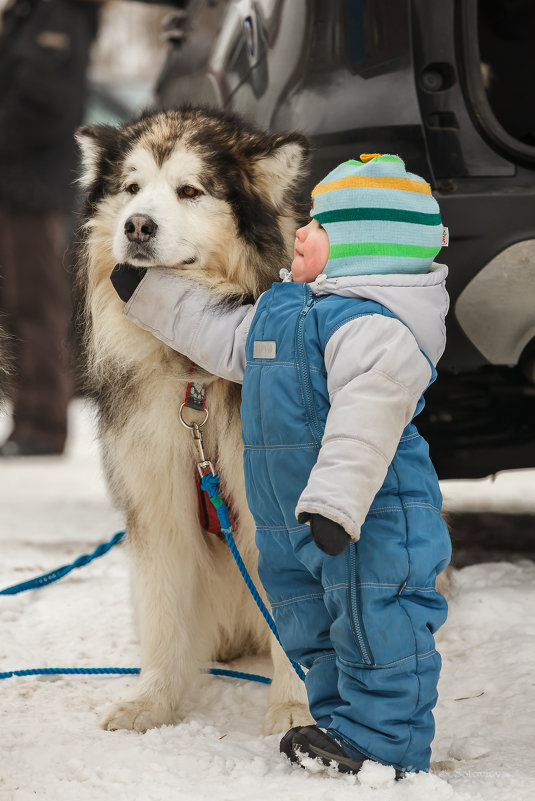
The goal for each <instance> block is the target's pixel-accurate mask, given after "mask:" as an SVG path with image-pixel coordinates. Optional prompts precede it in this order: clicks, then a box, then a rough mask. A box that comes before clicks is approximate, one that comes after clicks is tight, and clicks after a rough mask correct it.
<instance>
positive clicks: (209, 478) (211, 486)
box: [201, 473, 305, 681]
mask: <svg viewBox="0 0 535 801" xmlns="http://www.w3.org/2000/svg"><path fill="white" fill-rule="evenodd" d="M219 481H220V478H219V476H218V475H213V474H212V473H206V474H205V475H204V476H202V478H201V489H202V490H205V491H206V492H207V493H208V497H209V498H210V501H211V503H212V505H213V506H214V508H215V510H216V512H217V516H218V518H219V522H220V523H221V531H222V532H223V534H224V535H225V539H226V540H227V544H228V547H229V548H230V552H231V553H232V556H233V557H234V561H235V562H236V564H237V565H238V569H239V571H240V573H241V574H242V578H243V580H244V581H245V583H246V585H247V587H248V589H249V592H250V593H251V595H252V596H253V598H254V600H255V603H256V605H257V606H258V608H259V609H260V611H261V612H262V615H263V616H264V619H265V621H266V623H267V624H268V626H269V628H270V629H271V631H272V632H273V634H274V635H275V637H276V638H277V640H278V641H279V643H280V644H281V647H282V643H281V640H280V637H279V632H278V631H277V626H276V625H275V621H274V620H273V618H272V617H271V615H270V614H269V612H268V610H267V609H266V606H265V604H264V602H263V600H262V598H261V597H260V595H259V594H258V590H257V589H256V587H255V585H254V584H253V581H252V579H251V576H250V575H249V573H248V572H247V568H246V567H245V565H244V563H243V559H242V558H241V556H240V552H239V551H238V548H237V547H236V543H235V542H234V537H233V536H232V523H231V522H230V516H229V513H228V509H227V507H226V506H225V503H224V501H223V499H222V498H221V496H220V494H219ZM288 659H290V657H288ZM290 662H291V663H292V666H293V669H294V670H295V672H296V673H297V675H298V676H299V678H300V679H301V680H302V681H304V680H305V674H304V673H303V670H302V669H301V666H300V665H298V664H297V662H294V660H293V659H290Z"/></svg>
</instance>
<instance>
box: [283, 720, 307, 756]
mask: <svg viewBox="0 0 535 801" xmlns="http://www.w3.org/2000/svg"><path fill="white" fill-rule="evenodd" d="M302 728H303V726H294V727H293V729H290V730H289V731H287V732H286V734H285V735H284V737H283V738H282V739H281V741H280V743H279V751H280V752H281V754H284V756H285V757H288V759H289V760H290V762H297V757H296V755H295V754H294V752H293V749H292V745H293V738H294V735H295V734H297V732H298V731H301V729H302Z"/></svg>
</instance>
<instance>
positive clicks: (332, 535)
mask: <svg viewBox="0 0 535 801" xmlns="http://www.w3.org/2000/svg"><path fill="white" fill-rule="evenodd" d="M310 533H311V534H312V539H313V540H314V542H315V543H316V545H317V546H318V548H319V549H320V551H323V552H324V553H326V554H328V555H329V556H338V555H339V554H341V553H342V552H343V551H344V550H345V547H346V545H347V543H348V542H350V541H351V537H350V536H349V534H348V533H347V531H346V530H345V529H344V528H342V526H341V525H340V523H335V522H334V520H329V518H327V517H323V515H310Z"/></svg>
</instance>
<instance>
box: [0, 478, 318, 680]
mask: <svg viewBox="0 0 535 801" xmlns="http://www.w3.org/2000/svg"><path fill="white" fill-rule="evenodd" d="M219 481H220V479H219V476H218V475H216V476H214V475H212V474H211V473H208V474H207V475H204V476H203V477H202V478H201V489H203V490H206V492H208V497H209V498H210V501H211V503H212V505H213V506H214V508H215V510H216V512H217V516H218V518H219V522H220V523H221V531H222V532H223V534H224V535H225V539H226V541H227V544H228V547H229V548H230V552H231V553H232V556H233V557H234V561H235V562H236V564H237V566H238V569H239V571H240V573H241V575H242V577H243V580H244V581H245V583H246V585H247V587H248V589H249V592H250V593H251V595H252V596H253V598H254V601H255V603H256V605H257V606H258V608H259V609H260V611H261V613H262V615H263V617H264V619H265V621H266V622H267V624H268V626H269V627H270V629H271V631H272V632H273V634H274V635H275V637H276V638H277V640H278V641H279V643H280V642H281V640H280V637H279V633H278V631H277V626H276V625H275V621H274V620H273V618H272V617H271V615H270V614H269V612H268V610H267V609H266V606H265V604H264V602H263V601H262V598H261V597H260V595H259V594H258V590H257V589H256V587H255V585H254V583H253V581H252V579H251V577H250V575H249V573H248V572H247V568H246V567H245V565H244V563H243V560H242V558H241V555H240V552H239V551H238V548H237V546H236V543H235V541H234V537H233V535H232V524H231V522H230V517H229V513H228V510H227V507H226V506H225V504H224V502H223V499H222V498H221V496H220V495H219ZM125 534H126V532H125V531H118V532H117V533H116V534H114V536H113V537H112V538H111V540H110V541H109V542H106V543H102V544H101V545H98V546H97V547H96V548H95V550H94V551H93V553H91V554H84V555H82V556H79V557H78V558H77V559H75V561H74V562H71V564H69V565H63V567H58V568H57V569H56V570H52V571H51V572H50V573H44V574H43V575H42V576H37V577H36V578H33V579H29V580H28V581H22V582H21V583H20V584H13V585H12V586H11V587H6V588H5V589H3V590H0V595H17V594H18V593H20V592H26V591H27V590H35V589H38V588H39V587H46V586H47V585H48V584H52V583H53V582H54V581H59V579H61V578H63V577H64V576H66V575H67V574H68V573H70V572H71V571H72V570H75V569H76V568H78V567H83V566H84V565H87V564H89V563H90V562H92V561H93V560H94V559H98V558H99V557H100V556H104V554H105V553H107V552H108V551H109V550H110V548H113V546H114V545H117V544H118V543H119V542H121V541H122V539H123V538H124V536H125ZM281 646H282V643H281ZM288 658H289V657H288ZM290 662H291V663H292V666H293V669H294V670H295V672H296V673H297V675H298V676H299V678H300V679H302V681H304V680H305V674H304V673H303V671H302V669H301V666H300V665H298V664H297V662H294V660H293V659H290ZM139 670H140V669H139V668H32V669H28V670H12V671H7V672H5V673H0V679H7V678H10V677H11V676H37V675H48V676H52V675H60V674H68V675H76V674H82V675H98V674H114V675H125V674H136V673H139ZM207 672H208V673H211V674H212V675H214V676H231V677H233V678H239V679H247V680H249V681H258V682H261V683H263V684H271V679H269V678H267V677H266V676H258V675H256V674H254V673H241V672H240V671H237V670H225V669H223V668H210V669H209V670H208V671H207Z"/></svg>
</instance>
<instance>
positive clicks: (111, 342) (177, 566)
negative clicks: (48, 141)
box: [75, 107, 312, 734]
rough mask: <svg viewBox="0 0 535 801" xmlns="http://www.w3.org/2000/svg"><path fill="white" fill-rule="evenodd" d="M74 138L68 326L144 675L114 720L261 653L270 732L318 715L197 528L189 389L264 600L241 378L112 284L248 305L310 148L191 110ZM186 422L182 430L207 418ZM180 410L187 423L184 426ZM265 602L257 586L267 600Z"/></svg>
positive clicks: (120, 721) (178, 698) (155, 716)
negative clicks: (115, 520)
mask: <svg viewBox="0 0 535 801" xmlns="http://www.w3.org/2000/svg"><path fill="white" fill-rule="evenodd" d="M77 139H78V142H79V144H80V147H81V152H82V162H83V168H82V177H81V182H82V184H83V185H84V187H85V192H86V200H85V211H84V214H83V221H82V224H81V228H80V232H79V235H78V242H77V247H76V255H75V273H76V274H75V288H76V289H75V308H76V314H75V327H76V333H77V337H78V339H79V342H80V345H81V358H82V361H83V369H84V376H85V383H86V387H87V391H88V392H89V394H90V395H91V396H92V397H94V398H95V400H96V402H97V406H98V412H99V429H100V438H101V442H102V451H103V463H104V468H105V472H106V476H107V480H108V484H109V487H110V489H111V493H112V496H113V498H114V501H115V503H116V504H117V505H118V506H119V507H120V508H121V509H122V510H123V511H124V513H125V516H126V526H127V531H128V536H127V541H128V547H129V555H130V563H131V564H130V571H131V583H132V588H133V598H134V604H135V611H136V617H137V622H138V628H139V634H140V642H141V652H142V659H141V662H142V668H141V675H140V679H139V683H138V685H137V687H136V689H135V692H134V694H133V695H131V696H130V697H128V698H125V699H124V700H122V701H120V702H119V703H117V704H116V706H115V707H114V708H113V709H111V710H110V711H109V713H108V715H107V717H106V719H105V721H104V722H103V726H104V728H106V729H108V730H116V729H134V730H137V731H145V730H147V729H150V728H153V727H157V726H161V725H163V724H173V723H175V722H177V721H178V720H180V718H181V716H182V715H183V711H184V705H185V702H186V700H187V699H188V695H189V693H190V691H191V689H192V687H193V685H194V684H196V683H197V682H198V681H199V670H200V669H201V668H202V667H204V666H206V665H207V664H208V663H210V661H212V660H218V661H228V660H232V659H235V658H236V657H239V656H241V655H244V654H248V653H268V652H271V656H272V660H273V681H272V685H271V688H270V693H269V699H268V709H267V713H266V716H265V721H264V733H265V734H270V733H275V732H277V733H278V732H282V731H286V730H287V729H288V728H290V727H292V726H296V725H307V724H309V723H311V722H312V720H311V718H310V714H309V712H308V706H307V703H306V694H305V690H304V685H303V683H302V682H301V680H300V679H299V678H298V677H297V676H296V675H295V673H294V670H293V668H292V666H291V664H290V663H289V661H288V659H287V657H286V656H285V654H284V652H283V651H282V649H281V647H280V645H279V644H278V643H277V641H276V640H275V638H274V637H273V635H271V634H270V632H269V629H268V627H267V625H266V623H265V621H264V619H263V618H262V616H261V614H260V612H259V611H258V609H257V607H256V605H255V603H254V601H253V600H252V598H251V596H250V594H249V590H248V589H247V588H246V586H245V584H244V582H243V580H242V578H241V577H240V575H239V573H238V570H237V568H236V566H235V564H234V562H233V559H232V556H231V554H230V551H229V548H228V546H227V545H226V543H224V542H222V541H220V540H219V539H218V538H217V537H216V536H215V535H213V534H211V533H209V532H207V531H206V530H205V529H203V527H202V524H201V521H200V516H199V499H198V495H197V488H196V481H195V475H196V463H197V462H198V461H199V455H198V451H197V450H196V447H195V442H194V438H193V437H192V435H191V430H188V429H187V428H186V427H185V425H183V424H182V422H181V419H180V415H179V409H180V406H181V403H182V402H183V401H184V398H185V394H186V387H187V386H188V384H189V383H190V382H192V381H193V382H194V383H195V384H196V385H197V384H200V385H203V386H204V387H205V388H206V409H207V411H208V417H207V420H206V423H205V425H204V426H203V427H202V433H203V438H204V449H205V453H206V458H207V459H210V460H211V461H212V462H213V463H214V465H215V469H216V470H217V471H218V472H219V474H220V476H221V482H222V487H223V488H224V492H225V494H226V496H227V497H228V499H229V500H230V503H231V506H232V511H233V515H234V517H235V520H236V526H237V535H236V541H237V544H238V547H239V550H240V552H241V555H242V558H243V560H244V562H245V564H246V566H247V569H248V570H249V573H250V575H251V576H252V578H253V580H254V582H255V584H256V586H257V588H258V589H259V591H260V593H261V594H263V590H262V588H261V586H260V583H259V581H258V574H257V550H256V546H255V543H254V534H255V527H254V522H253V519H252V516H251V514H250V512H249V509H248V507H247V501H246V497H245V488H244V476H243V467H242V454H243V448H242V441H241V422H240V414H239V406H240V388H239V387H238V386H237V385H234V384H232V383H230V382H227V381H223V380H221V379H216V378H215V377H214V376H212V375H210V374H208V373H206V372H204V371H203V370H201V369H199V368H197V367H196V366H195V365H192V364H190V363H189V361H188V360H187V359H186V358H184V357H183V356H181V355H180V354H178V353H176V352H175V351H173V350H171V349H170V348H169V347H167V346H166V345H164V344H162V343H161V342H159V341H158V340H157V339H156V338H155V337H153V336H152V335H151V334H149V333H147V332H145V331H143V330H141V329H140V328H138V327H137V326H135V325H133V324H132V323H130V322H129V321H128V320H126V319H125V318H124V317H123V315H122V311H123V308H124V304H123V303H122V301H121V300H120V299H119V298H118V297H117V295H116V293H115V291H114V289H113V287H112V284H111V282H110V273H111V272H112V270H113V268H114V265H116V264H117V263H125V262H127V263H129V264H130V265H133V266H136V267H139V268H144V269H149V270H150V268H151V267H153V266H164V267H167V268H170V269H173V270H178V271H180V272H183V273H187V274H188V275H189V276H190V277H191V278H193V279H194V280H196V281H198V282H199V283H201V284H203V285H204V286H207V287H209V288H210V290H211V291H212V292H213V293H214V297H216V298H218V299H219V300H220V301H221V303H225V304H240V303H244V302H251V301H253V300H255V299H256V298H257V297H258V296H259V295H260V294H261V292H263V291H264V290H265V289H267V288H268V287H269V286H270V285H271V283H272V281H274V280H276V279H277V277H278V274H279V271H280V269H281V267H284V266H288V265H289V264H290V262H291V258H292V253H293V241H294V234H295V230H296V227H298V224H301V223H302V222H303V221H304V218H305V215H304V209H302V208H301V205H300V203H299V200H298V193H299V188H300V184H301V181H302V179H303V177H304V175H305V172H306V164H307V157H308V151H309V143H308V140H307V139H306V138H305V137H304V136H303V135H301V134H299V133H288V134H280V135H276V134H265V133H263V132H261V131H259V130H257V129H256V128H254V127H253V126H251V125H249V124H247V123H245V122H244V121H242V120H240V119H239V118H237V117H234V116H232V115H227V114H225V113H222V112H219V111H215V110H210V109H204V108H194V107H184V108H182V109H180V110H173V111H166V112H155V113H147V114H144V115H142V116H141V117H140V118H139V119H138V120H136V121H134V122H132V123H131V124H127V125H125V126H124V127H122V128H113V127H109V126H86V127H83V128H81V129H80V130H79V132H78V134H77ZM181 414H182V415H183V417H184V420H185V422H186V423H187V424H188V425H193V424H194V423H197V424H201V423H202V422H203V420H204V415H203V413H196V412H194V411H192V410H190V409H184V410H182V412H181ZM186 418H187V419H186ZM263 597H264V600H265V595H264V596H263Z"/></svg>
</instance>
